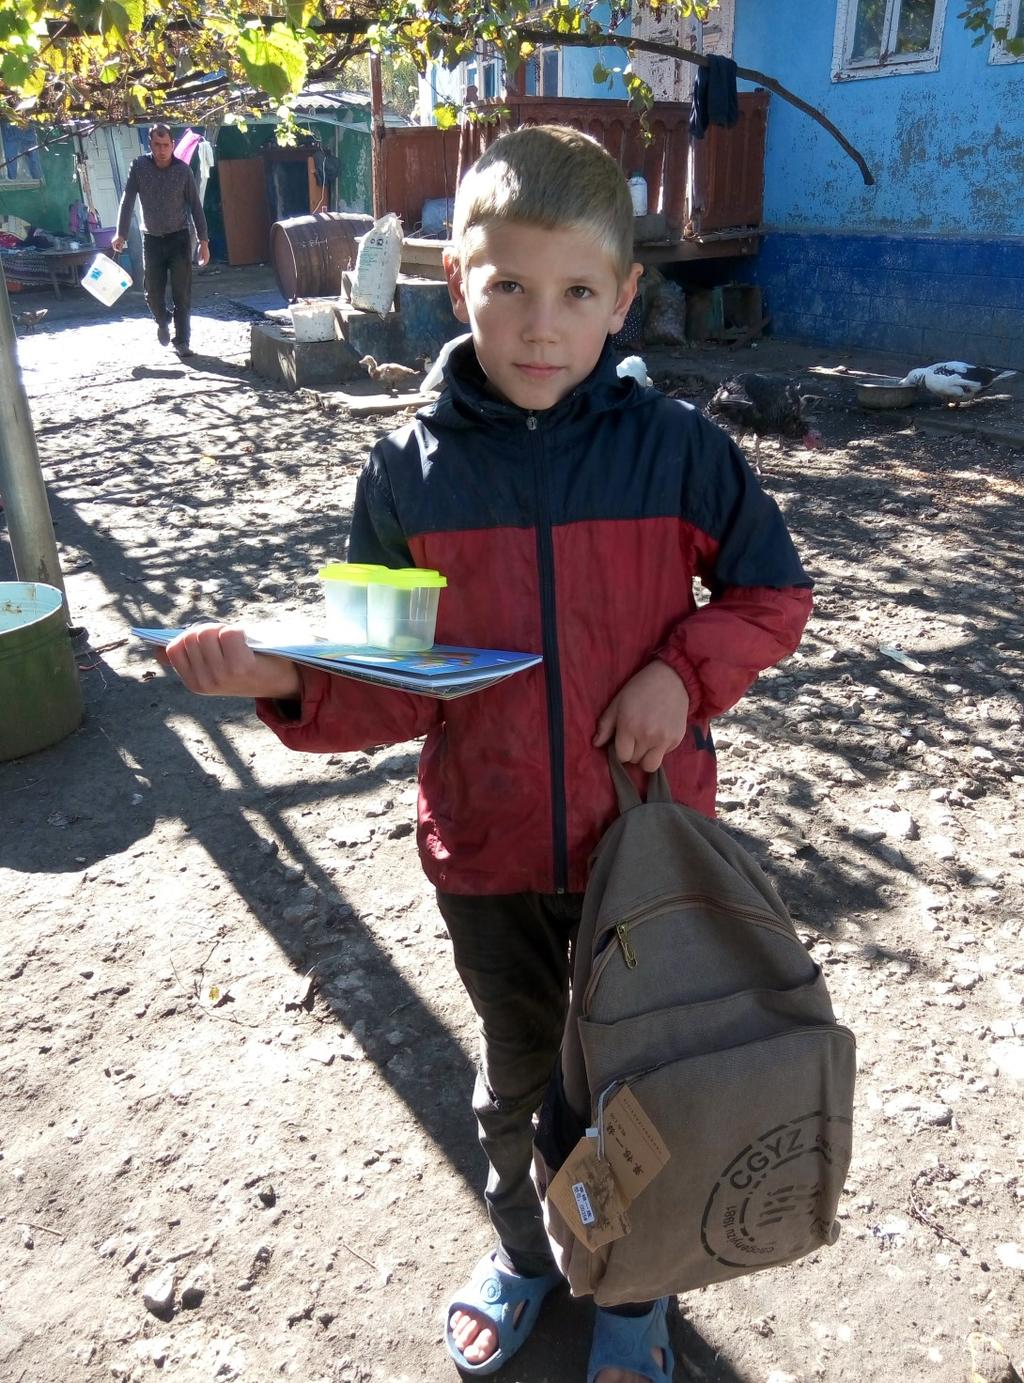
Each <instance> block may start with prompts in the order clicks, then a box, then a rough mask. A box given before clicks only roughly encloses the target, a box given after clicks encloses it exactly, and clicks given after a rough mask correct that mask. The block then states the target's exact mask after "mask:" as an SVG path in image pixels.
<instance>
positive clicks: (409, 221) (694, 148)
mask: <svg viewBox="0 0 1024 1383" xmlns="http://www.w3.org/2000/svg"><path fill="white" fill-rule="evenodd" d="M501 104H502V105H503V106H504V107H505V108H506V109H507V110H508V111H509V114H508V115H507V116H504V117H503V118H502V119H501V120H500V122H499V123H497V124H479V123H474V124H468V123H467V124H466V125H464V126H462V128H461V129H456V130H445V131H442V130H439V129H436V128H434V127H433V126H409V127H407V128H388V129H386V130H385V132H384V137H383V140H382V144H381V150H382V164H383V190H384V205H385V209H386V210H388V211H394V212H397V213H398V215H400V216H401V217H402V222H403V225H404V226H405V230H406V234H415V232H416V229H417V227H418V226H419V224H420V221H421V218H422V214H423V204H424V202H426V201H428V200H430V199H433V198H442V197H453V196H454V195H455V189H456V188H457V187H458V182H459V177H460V176H461V172H462V170H463V169H464V168H468V167H469V166H470V164H471V163H473V161H474V160H475V159H476V158H477V157H479V155H480V154H481V153H482V152H483V150H484V149H485V148H486V147H487V144H488V143H489V142H490V141H491V140H493V139H495V138H496V137H497V135H498V134H500V133H503V132H504V131H505V130H508V129H516V128H518V127H519V126H520V125H536V124H543V123H549V122H550V123H555V124H564V125H571V126H573V127H574V128H575V129H578V130H583V131H584V132H585V133H587V134H590V135H592V136H593V137H594V138H595V139H597V140H598V141H599V142H600V143H601V144H603V145H604V147H605V148H606V149H607V150H608V151H609V153H610V154H611V155H612V156H613V157H614V158H615V159H616V160H617V161H618V163H619V165H620V166H621V168H622V170H623V172H624V173H625V174H626V175H627V176H628V175H629V174H630V173H633V172H636V171H640V172H642V173H643V175H644V177H645V179H646V180H647V195H648V210H649V211H650V212H653V213H658V214H660V215H661V216H663V217H664V220H665V223H666V226H667V232H668V238H669V239H670V240H672V239H674V240H679V239H681V238H682V236H683V235H684V233H685V234H687V235H691V236H693V235H699V234H701V233H703V232H711V231H715V232H721V231H724V230H729V229H735V230H737V232H738V233H739V232H745V233H749V230H750V229H751V228H756V227H757V226H759V225H760V224H761V218H762V208H763V200H764V145H765V128H766V123H767V110H768V93H767V92H764V91H754V92H743V93H741V94H740V98H739V106H740V119H739V121H738V123H737V124H736V125H734V126H733V127H732V128H731V129H723V128H720V127H716V126H712V127H711V128H710V129H709V130H708V132H707V134H706V136H705V138H704V139H703V140H699V141H691V139H690V132H689V118H690V105H689V102H687V101H659V102H656V103H655V105H654V108H653V110H652V111H651V113H650V116H649V121H648V125H649V129H650V132H651V140H650V142H649V143H646V144H645V142H644V140H643V136H642V131H641V127H640V122H639V119H638V117H637V115H636V113H635V112H634V111H632V110H631V109H630V107H629V106H628V104H627V103H626V102H624V101H592V100H577V99H575V98H573V97H545V96H517V95H511V96H509V97H507V98H506V99H505V100H504V101H503V102H502V103H501ZM482 109H484V110H486V109H487V107H482Z"/></svg>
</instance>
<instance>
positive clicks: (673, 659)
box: [257, 341, 811, 894]
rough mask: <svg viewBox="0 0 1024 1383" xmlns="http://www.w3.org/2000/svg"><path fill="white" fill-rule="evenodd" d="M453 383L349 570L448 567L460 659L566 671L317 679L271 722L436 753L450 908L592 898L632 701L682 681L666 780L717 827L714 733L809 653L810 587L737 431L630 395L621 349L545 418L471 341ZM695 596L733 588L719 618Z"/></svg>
mask: <svg viewBox="0 0 1024 1383" xmlns="http://www.w3.org/2000/svg"><path fill="white" fill-rule="evenodd" d="M445 383H446V389H445V391H444V392H443V393H442V395H441V396H440V398H439V399H438V400H437V401H436V402H435V403H433V404H431V405H430V406H429V407H426V408H423V409H421V410H420V411H419V412H418V413H417V414H416V417H415V419H414V421H413V422H411V423H410V424H409V425H408V426H407V427H403V428H401V429H400V430H399V431H397V432H395V433H393V434H392V435H391V436H389V437H387V438H385V439H384V440H383V441H381V442H379V443H378V444H377V446H376V447H375V448H374V450H373V452H372V454H371V457H370V460H369V462H368V463H367V465H366V467H365V469H364V471H363V474H362V476H361V478H360V481H359V486H358V490H357V494H356V501H355V509H354V513H353V520H352V534H351V540H350V544H349V560H350V561H358V562H377V563H383V564H384V565H386V566H391V567H401V566H410V565H413V566H418V567H429V568H436V569H437V570H439V571H440V572H442V573H443V574H444V575H445V576H446V577H447V579H448V587H447V589H446V590H445V591H443V592H442V594H441V602H440V610H439V614H438V622H437V636H436V637H437V642H438V643H444V644H462V645H468V646H475V647H481V648H505V649H514V650H517V651H522V652H537V653H541V654H543V662H542V663H541V664H539V665H538V666H536V667H534V668H530V669H528V670H527V671H526V672H521V673H518V674H516V675H515V676H514V677H510V678H507V679H506V680H505V681H503V682H500V683H499V684H497V685H496V686H493V687H490V688H488V689H487V690H486V691H482V692H476V693H473V694H472V695H470V696H466V697H460V698H458V699H456V700H454V701H447V702H440V701H437V700H435V699H432V698H427V697H422V696H412V695H409V694H406V693H403V692H396V691H390V690H382V689H381V688H379V687H369V686H366V685H365V684H362V683H358V682H353V681H351V680H347V679H345V678H340V677H332V676H330V675H329V674H326V673H322V672H317V671H315V670H311V669H307V668H301V669H300V673H301V677H302V701H301V707H299V706H295V705H293V706H291V707H290V708H286V707H282V706H278V705H276V704H275V703H271V702H265V701H262V702H259V703H257V704H258V710H259V714H260V715H261V716H262V718H263V719H264V720H265V721H266V722H267V724H269V725H270V726H271V727H272V728H273V729H274V731H275V732H276V733H277V735H278V736H279V737H280V738H281V740H282V741H283V742H284V743H285V744H287V745H289V746H290V747H291V748H293V749H300V750H314V751H323V752H326V751H338V750H351V749H362V748H366V747H367V746H369V745H377V744H387V743H397V742H400V741H403V740H408V739H412V738H414V737H417V736H420V735H425V736H426V743H425V744H424V746H423V753H422V756H421V760H420V793H419V832H418V840H419V848H420V856H421V859H422V862H423V867H424V869H425V871H426V874H427V876H428V878H429V879H430V880H431V882H432V883H434V884H435V885H436V886H437V887H438V888H440V889H442V890H444V891H446V892H451V893H470V894H494V893H514V892H520V891H527V890H530V891H538V892H543V893H553V892H557V891H559V890H570V891H580V890H582V889H583V888H584V887H585V885H586V876H587V862H588V859H589V856H590V854H591V852H592V850H593V848H594V846H595V845H596V844H597V841H598V840H599V839H600V836H601V834H602V833H603V831H604V830H605V828H606V827H607V826H608V825H609V823H610V822H611V821H612V819H613V818H614V816H615V814H616V811H617V807H616V802H615V795H614V791H613V788H612V783H611V779H610V776H609V772H608V764H607V758H606V755H605V752H604V751H603V750H598V749H594V748H593V745H592V741H593V738H594V734H595V730H596V726H597V721H598V717H599V716H600V715H601V713H602V712H603V711H604V710H605V708H606V707H607V706H608V704H609V703H610V702H611V700H612V698H613V697H614V696H615V694H616V693H617V692H618V691H619V689H620V688H621V687H622V686H623V684H624V683H626V682H627V681H628V680H629V679H630V678H631V677H632V676H633V675H634V673H636V672H639V671H640V669H641V668H643V667H645V666H646V665H647V664H648V663H650V662H651V661H652V660H653V659H655V658H660V659H662V660H663V661H664V662H665V663H667V664H668V665H669V667H671V668H673V669H674V670H675V672H677V673H678V675H679V676H680V677H681V678H682V680H683V682H684V684H685V686H686V690H687V692H688V693H689V697H690V712H689V723H688V726H687V731H686V735H685V737H684V739H683V742H682V743H681V744H680V745H679V747H678V748H677V749H675V750H673V751H672V752H671V753H670V754H668V755H667V756H666V759H665V770H666V773H667V775H668V779H669V783H670V785H671V787H672V791H673V795H674V797H675V798H676V800H677V801H680V802H684V803H686V804H687V805H688V806H691V807H694V808H696V809H697V810H698V811H701V812H704V813H705V814H707V815H709V816H710V815H713V814H714V802H715V778H716V775H715V753H714V746H713V743H712V739H711V733H710V730H709V724H708V723H709V721H710V720H711V719H712V717H714V716H717V715H721V714H722V712H723V711H727V710H728V709H729V708H730V707H731V706H732V705H734V704H735V702H736V701H738V700H739V698H740V697H741V696H742V695H743V693H744V692H745V691H746V690H747V688H748V687H749V686H750V685H751V683H752V682H753V681H754V679H755V678H756V677H757V674H758V673H759V672H761V671H762V670H763V669H765V668H767V667H770V666H771V665H772V664H774V663H776V662H778V661H779V660H780V659H781V658H783V657H785V656H786V655H787V654H788V653H791V652H792V651H793V649H794V648H796V646H797V644H798V643H799V641H800V635H801V633H802V631H803V627H804V624H805V623H806V620H807V617H808V615H809V613H810V608H811V591H810V582H809V581H808V579H807V577H806V575H805V574H804V571H803V569H802V568H801V566H800V562H799V559H798V557H797V555H796V552H795V550H794V548H793V544H792V542H791V540H790V537H789V534H788V532H787V530H786V526H785V524H784V522H783V519H782V516H781V514H780V513H779V511H778V509H777V508H776V506H775V504H774V502H773V501H772V500H771V499H770V498H769V497H768V496H767V495H766V494H765V493H764V491H763V490H762V489H761V487H760V485H759V484H758V482H757V480H756V479H755V478H754V476H753V475H752V473H751V471H750V469H749V467H748V466H747V463H746V462H745V460H744V459H743V457H742V455H741V454H740V452H739V451H738V450H737V449H736V447H735V446H733V444H732V442H731V441H730V440H729V438H728V437H727V436H726V434H725V433H724V432H723V431H721V429H720V428H718V427H716V426H715V425H714V424H712V423H710V422H708V420H707V419H706V418H704V417H703V416H702V415H701V414H700V413H699V412H698V411H697V410H696V409H694V408H692V407H691V406H690V405H689V404H686V403H683V402H681V401H680V400H677V399H670V398H666V397H664V396H663V395H661V394H659V393H658V392H657V390H654V389H645V388H642V387H641V386H640V385H638V384H637V383H636V381H635V380H632V379H619V377H618V376H617V374H616V370H615V361H614V358H613V356H612V354H611V351H610V350H608V349H606V350H605V352H604V354H603V356H602V357H601V359H600V361H599V362H598V364H597V366H596V367H595V369H594V371H593V372H592V374H591V375H590V376H589V377H588V378H587V379H586V380H585V381H584V382H583V383H582V384H580V385H579V386H578V387H577V388H576V389H575V390H573V392H572V393H571V394H569V395H568V396H567V397H566V398H564V399H563V400H562V401H561V402H560V403H559V404H557V405H556V406H555V407H554V408H551V409H548V410H546V411H544V412H541V413H530V412H526V411H525V410H523V409H521V408H518V407H515V406H514V405H512V404H507V403H504V402H501V401H499V400H497V399H495V398H493V397H491V396H490V395H489V394H488V393H487V391H486V381H485V379H484V376H483V374H482V372H481V370H480V367H479V365H478V363H477V360H476V355H475V352H474V350H473V347H472V342H471V341H467V342H466V343H465V344H464V345H461V346H459V347H457V348H456V349H455V350H454V351H453V352H452V353H451V355H450V357H449V360H448V363H447V365H446V373H445ZM695 577H696V578H698V579H699V580H700V581H701V582H702V583H703V585H704V586H705V587H707V588H708V590H709V591H710V600H709V601H708V602H707V603H706V604H704V605H703V606H701V607H700V608H698V606H697V603H696V601H695V599H694V589H693V583H694V578H695ZM288 710H291V711H292V712H293V715H292V717H291V718H289V716H288V714H287V712H288Z"/></svg>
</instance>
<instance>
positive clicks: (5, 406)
mask: <svg viewBox="0 0 1024 1383" xmlns="http://www.w3.org/2000/svg"><path fill="white" fill-rule="evenodd" d="M0 496H2V497H3V501H4V506H5V509H6V511H7V527H8V532H9V533H10V537H11V551H12V552H13V554H14V570H15V572H16V573H17V576H18V580H19V581H41V582H43V583H44V584H45V585H47V586H56V588H57V589H58V590H59V591H60V593H61V595H62V596H63V597H64V612H65V615H67V609H68V599H67V592H66V591H65V589H64V578H63V576H61V571H60V562H59V560H58V557H57V541H56V539H55V537H54V533H53V520H52V519H51V518H50V506H49V502H48V501H47V498H46V484H45V482H44V480H43V473H42V470H41V468H40V465H39V452H38V450H37V449H36V435H35V432H34V431H33V430H32V415H31V413H30V412H29V407H28V399H27V397H26V395H25V387H24V385H23V384H22V382H21V370H20V369H19V368H18V355H17V338H16V336H15V334H14V321H13V319H12V317H11V300H10V298H9V297H8V295H7V280H6V279H5V278H4V275H3V271H2V270H0ZM69 623H70V620H69Z"/></svg>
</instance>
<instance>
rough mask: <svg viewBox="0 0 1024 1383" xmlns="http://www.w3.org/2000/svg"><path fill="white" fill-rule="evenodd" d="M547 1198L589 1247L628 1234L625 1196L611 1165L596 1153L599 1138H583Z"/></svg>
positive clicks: (569, 1157)
mask: <svg viewBox="0 0 1024 1383" xmlns="http://www.w3.org/2000/svg"><path fill="white" fill-rule="evenodd" d="M547 1198H548V1200H549V1201H550V1202H551V1204H552V1205H554V1207H555V1208H556V1209H557V1210H558V1212H559V1214H560V1215H561V1216H562V1219H563V1220H564V1221H565V1222H566V1224H567V1225H568V1226H569V1228H570V1229H571V1230H572V1232H573V1234H575V1236H576V1238H577V1239H579V1241H580V1243H581V1244H585V1245H586V1247H587V1248H588V1249H598V1248H600V1247H601V1245H602V1244H610V1243H611V1242H612V1240H613V1239H621V1238H623V1236H624V1235H626V1234H628V1233H629V1215H628V1214H627V1213H626V1199H625V1197H624V1196H623V1194H622V1192H621V1191H620V1189H619V1187H618V1184H617V1183H616V1180H615V1176H614V1175H613V1173H612V1169H611V1164H610V1163H608V1162H604V1161H602V1160H601V1159H600V1158H599V1157H598V1155H597V1140H596V1139H594V1138H581V1139H580V1141H579V1142H578V1143H577V1144H576V1146H575V1148H573V1150H572V1152H571V1153H570V1154H569V1156H568V1157H567V1158H566V1160H565V1161H564V1162H563V1163H562V1165H561V1167H560V1168H559V1169H558V1171H557V1172H556V1173H555V1175H554V1176H553V1177H552V1178H551V1181H550V1182H549V1183H548V1189H547Z"/></svg>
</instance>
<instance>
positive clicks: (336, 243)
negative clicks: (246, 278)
mask: <svg viewBox="0 0 1024 1383" xmlns="http://www.w3.org/2000/svg"><path fill="white" fill-rule="evenodd" d="M372 225H373V217H372V216H361V215H359V214H358V213H357V212H349V211H318V212H315V213H314V214H313V215H312V216H292V217H289V218H288V220H286V221H275V222H274V224H273V225H272V226H271V228H270V262H271V264H272V265H273V267H274V277H275V278H276V279H277V286H278V288H280V290H281V296H282V297H283V298H285V299H286V301H288V302H294V301H295V299H296V298H323V297H337V296H338V294H339V293H340V292H341V274H342V270H343V269H351V268H352V266H353V264H355V261H356V237H357V236H361V235H365V234H366V232H367V231H368V230H369V229H370V227H371V226H372Z"/></svg>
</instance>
